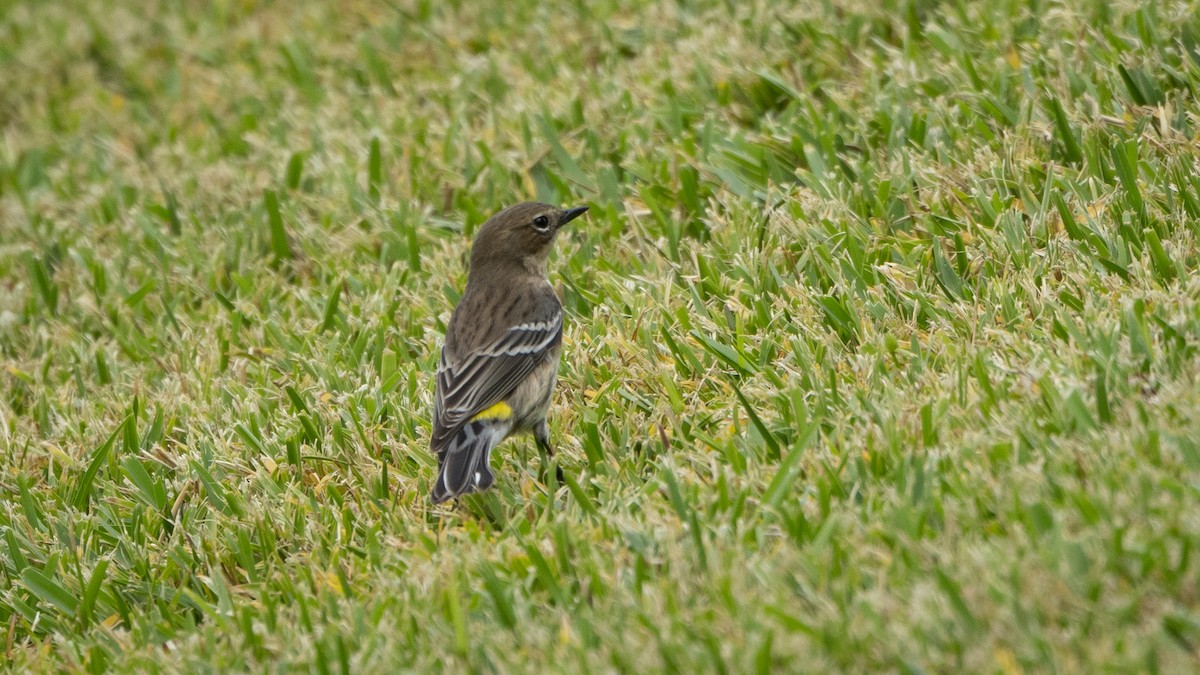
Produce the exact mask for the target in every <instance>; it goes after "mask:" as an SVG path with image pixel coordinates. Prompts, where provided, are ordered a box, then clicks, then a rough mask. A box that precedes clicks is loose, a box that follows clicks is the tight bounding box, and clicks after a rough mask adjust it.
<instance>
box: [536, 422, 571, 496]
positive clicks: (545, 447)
mask: <svg viewBox="0 0 1200 675" xmlns="http://www.w3.org/2000/svg"><path fill="white" fill-rule="evenodd" d="M533 439H534V440H535V441H537V446H538V454H540V455H541V456H542V475H541V480H542V482H543V483H544V482H546V467H547V466H549V465H550V461H551V460H552V459H553V458H554V446H552V445H550V428H549V427H547V426H546V423H545V422H544V421H543V422H542V423H541V424H539V425H537V427H535V428H534V430H533ZM554 477H555V478H556V479H557V480H558V484H559V485H562V484H563V481H564V478H563V470H562V467H561V466H559V465H558V463H557V462H555V463H554Z"/></svg>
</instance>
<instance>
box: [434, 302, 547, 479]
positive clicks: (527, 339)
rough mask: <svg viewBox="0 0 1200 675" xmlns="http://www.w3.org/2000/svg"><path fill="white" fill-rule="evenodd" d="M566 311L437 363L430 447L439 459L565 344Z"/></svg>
mask: <svg viewBox="0 0 1200 675" xmlns="http://www.w3.org/2000/svg"><path fill="white" fill-rule="evenodd" d="M562 325H563V319H562V312H561V310H560V311H556V312H555V313H554V315H553V316H552V317H551V318H549V319H547V320H546V321H535V322H529V323H523V324H520V325H517V326H513V327H512V328H509V329H508V330H507V331H505V332H504V333H503V334H501V335H500V337H499V338H498V339H496V340H495V341H494V342H492V343H490V344H488V345H486V346H485V347H483V348H481V349H478V350H476V351H473V352H471V353H469V354H466V355H465V356H463V357H462V358H459V359H455V360H451V359H450V358H449V356H448V355H447V353H446V349H443V350H442V358H441V360H440V361H439V362H438V371H437V396H436V399H435V401H434V421H433V437H432V439H431V440H430V446H431V447H432V448H433V449H434V450H435V451H437V453H438V456H439V457H441V456H442V454H443V453H444V452H445V451H446V450H447V449H448V444H449V441H450V439H452V438H453V437H454V435H455V434H456V433H458V431H459V429H461V428H462V426H463V424H465V423H466V422H467V421H468V420H470V419H471V418H472V417H473V416H475V415H478V414H479V413H480V412H483V411H484V410H487V409H488V408H490V407H492V406H493V405H495V404H497V403H499V402H500V401H503V400H504V399H505V398H506V397H508V395H509V394H511V393H512V391H513V390H514V389H515V388H516V387H517V385H519V384H520V383H521V382H522V381H523V380H524V379H525V378H526V377H527V376H528V375H529V373H531V372H533V369H534V368H535V367H537V365H538V364H539V363H541V362H542V360H543V359H545V357H546V352H547V351H548V350H550V349H552V348H553V347H554V346H555V345H556V344H558V343H559V342H560V341H561V340H562Z"/></svg>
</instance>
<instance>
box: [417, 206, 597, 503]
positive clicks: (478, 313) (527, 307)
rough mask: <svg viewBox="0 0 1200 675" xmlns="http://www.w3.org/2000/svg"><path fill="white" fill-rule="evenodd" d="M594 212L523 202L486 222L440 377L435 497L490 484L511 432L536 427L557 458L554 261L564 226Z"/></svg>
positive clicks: (559, 316)
mask: <svg viewBox="0 0 1200 675" xmlns="http://www.w3.org/2000/svg"><path fill="white" fill-rule="evenodd" d="M587 210H588V207H586V206H580V207H576V208H569V209H560V208H558V207H555V206H552V205H550V204H543V203H541V202H524V203H520V204H515V205H513V206H510V207H508V208H506V209H504V210H502V211H500V212H498V213H496V214H495V215H493V216H492V217H491V218H489V219H488V220H487V222H485V223H484V224H483V227H481V228H480V229H479V234H478V235H476V237H475V242H474V244H473V245H472V247H471V258H470V266H469V268H468V271H467V285H466V290H465V291H464V292H463V295H462V298H461V300H460V301H459V303H458V305H457V306H456V307H455V308H454V312H453V314H451V316H450V323H449V324H448V325H447V327H446V336H445V341H444V343H443V345H442V352H441V358H440V359H439V360H438V366H437V374H436V377H435V379H436V393H435V396H434V406H433V430H432V433H431V434H430V441H429V445H430V449H431V451H432V452H434V453H436V455H437V459H438V475H437V479H436V480H435V482H434V484H433V490H432V493H431V495H430V498H431V499H432V501H433V503H434V504H438V503H441V502H444V501H446V500H448V499H452V498H453V499H457V498H458V497H460V496H461V495H464V494H468V493H471V492H479V491H483V490H486V489H488V488H489V487H491V486H492V484H493V483H494V481H495V476H494V475H493V473H492V470H491V466H490V463H491V454H492V450H494V449H495V448H496V446H497V445H499V444H500V443H501V442H502V441H504V440H505V439H506V438H508V437H510V436H513V435H515V434H526V433H532V434H533V437H534V440H535V441H536V443H537V446H538V449H539V451H540V452H541V453H542V456H543V458H549V457H550V456H552V455H553V453H554V450H553V447H552V446H551V444H550V430H549V428H548V427H547V425H546V415H547V412H548V411H549V408H550V400H551V396H552V394H553V392H554V385H555V383H556V381H557V379H558V361H559V355H560V353H561V351H562V332H563V309H562V303H561V302H560V301H559V299H558V294H557V293H555V291H554V287H553V286H551V285H550V279H549V277H548V275H547V259H548V258H549V256H550V251H551V249H552V248H553V244H554V240H555V238H556V236H557V235H558V232H559V229H560V228H562V227H563V226H564V225H566V224H567V223H569V222H571V221H572V220H575V219H576V218H578V217H580V216H581V215H583V214H584V213H585V212H586V211H587ZM559 477H560V479H561V472H560V473H559Z"/></svg>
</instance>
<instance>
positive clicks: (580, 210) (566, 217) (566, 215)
mask: <svg viewBox="0 0 1200 675" xmlns="http://www.w3.org/2000/svg"><path fill="white" fill-rule="evenodd" d="M587 210H588V207H586V206H577V207H575V208H573V209H567V210H566V211H563V214H562V218H559V220H558V226H559V227H562V226H563V225H566V224H567V223H569V222H571V221H572V220H575V219H576V218H578V217H579V216H582V215H583V214H585V213H587Z"/></svg>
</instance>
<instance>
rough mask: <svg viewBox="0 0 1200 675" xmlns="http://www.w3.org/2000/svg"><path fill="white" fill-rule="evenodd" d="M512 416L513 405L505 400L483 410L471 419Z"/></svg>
mask: <svg viewBox="0 0 1200 675" xmlns="http://www.w3.org/2000/svg"><path fill="white" fill-rule="evenodd" d="M510 417H512V407H510V406H509V405H508V404H507V403H505V402H504V401H500V402H499V403H497V404H496V405H494V406H492V407H490V408H488V409H487V410H484V411H481V412H480V413H479V414H477V415H475V416H474V417H472V418H471V420H470V421H472V422H478V421H479V420H506V419H508V418H510Z"/></svg>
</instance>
